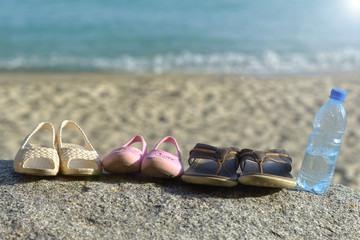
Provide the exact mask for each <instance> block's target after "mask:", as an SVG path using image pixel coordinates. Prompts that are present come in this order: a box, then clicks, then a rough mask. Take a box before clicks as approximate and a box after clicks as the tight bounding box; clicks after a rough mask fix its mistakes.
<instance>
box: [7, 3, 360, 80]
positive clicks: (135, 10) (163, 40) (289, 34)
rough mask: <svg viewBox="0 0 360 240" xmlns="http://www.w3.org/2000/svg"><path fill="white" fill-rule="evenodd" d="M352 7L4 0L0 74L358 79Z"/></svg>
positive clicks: (358, 37) (357, 31)
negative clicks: (335, 75) (347, 75)
mask: <svg viewBox="0 0 360 240" xmlns="http://www.w3.org/2000/svg"><path fill="white" fill-rule="evenodd" d="M353 1H356V0H353ZM348 2H349V1H347V0H328V1H325V0H292V1H283V0H258V1H250V0H247V1H239V0H233V1H228V0H222V1H218V0H207V1H190V0H182V1H174V0H156V1H155V0H147V1H145V0H144V1H135V0H133V1H120V0H117V1H115V0H107V1H100V0H99V1H95V0H62V1H56V2H55V1H45V0H31V1H25V0H22V1H20V0H2V1H1V2H0V70H1V71H23V70H33V71H53V70H55V71H120V72H122V71H125V72H139V71H140V72H157V73H161V72H167V71H187V72H215V73H240V74H273V73H276V74H278V73H286V74H287V73H304V72H305V73H307V72H310V73H312V72H328V71H354V70H358V69H360V10H359V11H358V10H356V8H355V7H354V6H352V5H349V4H348Z"/></svg>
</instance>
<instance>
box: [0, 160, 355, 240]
mask: <svg viewBox="0 0 360 240" xmlns="http://www.w3.org/2000/svg"><path fill="white" fill-rule="evenodd" d="M12 164H13V161H11V160H0V166H1V167H0V194H1V198H0V208H1V210H0V211H1V214H0V238H1V239H15V238H16V239H25V238H26V239H42V238H44V239H45V238H46V239H100V238H103V239H324V238H334V239H360V232H359V227H360V214H359V203H360V192H358V191H356V190H353V189H351V188H348V187H345V186H343V185H332V186H331V187H330V188H329V189H328V191H327V192H326V193H325V194H324V195H314V194H310V193H307V192H304V191H298V190H296V189H292V190H285V189H284V190H281V189H270V188H256V187H245V186H237V187H234V188H218V187H206V186H196V185H189V184H186V183H183V182H182V181H180V180H170V181H168V180H162V179H153V178H147V177H144V176H141V175H130V176H119V175H112V174H103V175H102V176H100V177H95V178H84V177H67V176H62V175H58V176H56V177H34V176H26V175H19V174H17V173H15V172H14V170H13V168H12Z"/></svg>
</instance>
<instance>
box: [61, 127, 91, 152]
mask: <svg viewBox="0 0 360 240" xmlns="http://www.w3.org/2000/svg"><path fill="white" fill-rule="evenodd" d="M63 128H71V129H74V130H75V131H77V132H78V133H80V135H81V136H82V138H83V140H84V143H85V149H86V150H89V151H95V149H94V148H93V146H92V145H91V143H90V142H89V139H88V138H87V137H86V135H85V133H84V131H83V130H82V129H81V128H80V127H79V125H77V124H76V123H75V122H74V121H71V120H64V121H63V122H62V123H61V125H60V127H59V129H58V130H57V134H56V141H57V144H58V147H59V148H62V130H63Z"/></svg>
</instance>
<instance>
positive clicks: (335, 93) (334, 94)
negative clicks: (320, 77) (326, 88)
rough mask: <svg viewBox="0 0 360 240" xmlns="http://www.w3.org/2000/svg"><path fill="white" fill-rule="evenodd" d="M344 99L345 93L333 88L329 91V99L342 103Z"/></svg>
mask: <svg viewBox="0 0 360 240" xmlns="http://www.w3.org/2000/svg"><path fill="white" fill-rule="evenodd" d="M345 97H346V92H345V91H343V90H340V89H336V88H333V89H331V94H330V98H331V99H334V100H337V101H341V102H343V101H344V100H345Z"/></svg>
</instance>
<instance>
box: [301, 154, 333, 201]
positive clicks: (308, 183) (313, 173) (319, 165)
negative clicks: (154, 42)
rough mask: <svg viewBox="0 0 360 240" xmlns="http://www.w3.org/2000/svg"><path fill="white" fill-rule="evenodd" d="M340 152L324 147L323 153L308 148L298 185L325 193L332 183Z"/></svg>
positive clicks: (307, 189)
mask: <svg viewBox="0 0 360 240" xmlns="http://www.w3.org/2000/svg"><path fill="white" fill-rule="evenodd" d="M338 153H339V152H338V151H334V150H332V149H323V151H322V153H319V152H314V151H311V149H309V150H307V151H306V152H305V156H304V161H303V165H302V166H301V171H300V174H299V176H298V179H297V182H298V185H299V186H300V187H302V188H303V189H305V190H306V191H309V192H313V193H316V194H322V193H324V192H325V191H326V189H327V188H328V187H329V186H330V184H331V180H332V177H333V174H334V170H335V164H336V160H337V155H338Z"/></svg>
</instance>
